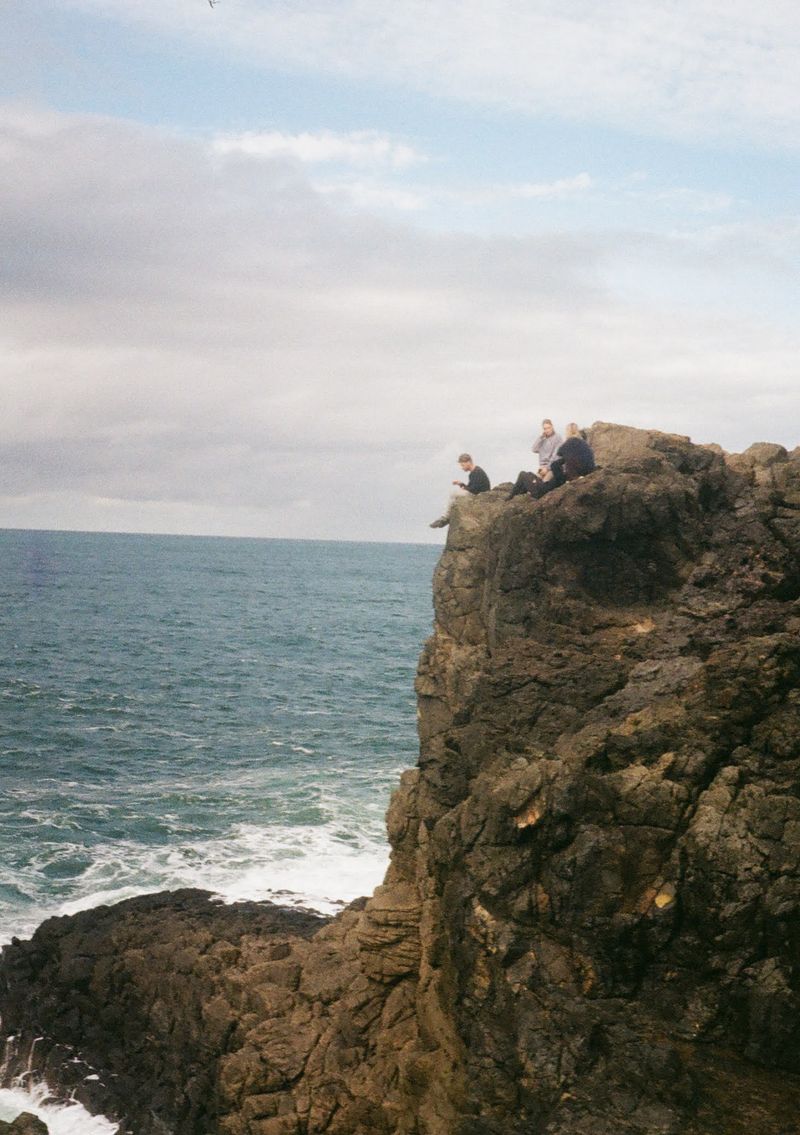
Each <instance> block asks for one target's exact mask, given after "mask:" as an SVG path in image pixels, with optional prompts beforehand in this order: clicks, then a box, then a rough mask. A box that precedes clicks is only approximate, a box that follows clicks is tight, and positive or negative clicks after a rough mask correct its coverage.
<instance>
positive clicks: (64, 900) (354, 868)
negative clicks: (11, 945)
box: [0, 816, 388, 944]
mask: <svg viewBox="0 0 800 1135" xmlns="http://www.w3.org/2000/svg"><path fill="white" fill-rule="evenodd" d="M347 821H348V817H346V816H342V817H332V819H331V821H330V822H329V823H327V824H324V825H319V826H316V825H308V826H304V825H297V824H273V825H270V826H269V827H265V828H262V827H258V826H256V825H253V824H238V825H235V826H234V827H233V828H232V829H231V832H230V834H229V835H227V836H225V837H219V838H216V839H208V840H199V841H193V842H184V843H174V844H171V845H166V846H164V845H161V846H156V847H153V846H148V845H143V844H140V843H135V842H126V841H120V842H116V843H113V844H106V845H99V846H96V847H94V848H92V849H91V855H92V861H91V863H89V864H88V865H87V866H86V867H85V868H84V870H83V871H82V872H81V874H80V875H79V877H77V878H75V879H70V880H67V882H66V884H65V887H64V889H63V890H62V894H61V898H60V900H59V899H57V898H56V897H55V896H53V895H50V896H47V897H45V896H44V895H42V896H40V897H39V896H35V895H34V894H32V893H31V890H32V888H31V886H30V884H31V883H33V881H34V880H33V879H26V880H23V879H18V880H16V882H17V885H18V886H24V884H26V883H27V884H28V885H27V886H24V891H25V893H27V894H28V896H29V898H32V899H34V901H33V903H31V904H30V905H28V906H26V907H25V908H24V910H20V911H19V913H18V914H17V917H16V919H14V920H13V922H11V921H10V922H9V923H6V924H5V925H3V927H2V931H0V944H4V943H6V942H9V941H10V940H11V938H12V936H17V937H21V938H24V937H29V936H30V935H31V934H32V933H33V931H34V930H35V928H36V927H37V926H38V925H39V923H40V922H42V921H43V920H44V919H45V918H48V917H50V916H52V915H65V914H77V913H78V912H79V911H83V910H89V909H91V908H93V907H96V906H101V905H104V904H111V903H116V902H121V901H122V900H123V899H128V898H133V897H134V896H136V895H141V894H147V893H151V892H154V891H162V890H176V889H178V888H180V887H199V888H201V889H202V890H207V891H211V892H212V893H214V894H216V895H218V896H219V897H220V898H221V899H223V900H224V901H225V902H242V901H245V900H261V899H269V900H271V901H273V902H279V903H281V904H283V905H286V906H298V907H303V908H305V909H310V910H317V911H320V912H321V913H323V914H333V913H336V911H338V910H341V908H342V907H343V906H344V905H346V904H347V903H348V902H352V900H353V899H355V898H358V897H359V896H360V895H365V894H367V895H368V894H371V892H372V891H373V890H374V889H375V887H376V886H377V885H378V884H379V883H380V882H381V880H382V878H383V875H384V873H385V871H386V866H387V863H388V848H387V846H386V843H385V837H384V834H383V825H382V821H381V823H374V824H373V825H371V826H369V827H368V829H367V830H363V828H362V830H361V831H357V832H355V833H354V832H353V831H352V825H351V824H350V823H348V822H347ZM69 850H74V851H75V852H78V851H80V852H81V853H82V854H83V855H84V856H85V855H86V854H87V849H86V848H83V847H81V848H79V847H78V846H76V847H75V848H74V849H72V848H71V845H70V848H61V849H60V854H62V855H63V854H65V853H66V852H67V851H69Z"/></svg>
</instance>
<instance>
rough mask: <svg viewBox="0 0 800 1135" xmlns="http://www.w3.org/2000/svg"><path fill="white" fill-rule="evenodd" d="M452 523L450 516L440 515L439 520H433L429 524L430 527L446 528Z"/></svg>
mask: <svg viewBox="0 0 800 1135" xmlns="http://www.w3.org/2000/svg"><path fill="white" fill-rule="evenodd" d="M449 523H450V517H449V516H440V517H439V519H438V520H432V521H431V523H430V524H429V525H428V527H429V528H446V527H447V525H448V524H449Z"/></svg>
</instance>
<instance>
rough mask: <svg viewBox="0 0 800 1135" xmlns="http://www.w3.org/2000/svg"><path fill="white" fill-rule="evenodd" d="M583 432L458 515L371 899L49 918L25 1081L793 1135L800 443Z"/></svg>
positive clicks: (236, 1104) (267, 1115)
mask: <svg viewBox="0 0 800 1135" xmlns="http://www.w3.org/2000/svg"><path fill="white" fill-rule="evenodd" d="M589 436H590V439H591V443H592V445H593V446H594V448H595V451H596V454H597V457H598V461H599V464H600V465H601V468H600V469H598V471H597V472H596V473H594V474H592V475H591V476H588V477H586V478H584V479H582V480H579V481H577V482H574V483H572V484H569V485H566V486H564V487H563V488H562V489H559V490H557V491H555V492H553V493H551V494H549V495H548V496H547V497H545V498H544V499H542V500H541V501H539V502H534V501H532V500H530V499H524V498H523V499H519V498H518V499H515V500H513V501H511V502H506V501H505V500H504V495H503V493H501V492H498V491H494V492H490V493H486V494H482V495H481V496H480V497H479V498H477V499H476V500H474V501H468V502H464V504H457V505H456V507H455V509H454V512H453V516H452V520H451V524H450V527H449V531H448V539H447V545H446V548H445V550H444V553H443V555H442V558H441V561H440V563H439V565H438V567H437V570H436V574H435V579H434V599H435V606H436V626H435V631H434V634H433V636H432V638H431V639H430V641H429V642H428V643H427V644H426V646H425V649H424V651H423V654H422V657H421V659H420V666H419V672H418V678H417V693H418V698H419V706H420V759H419V765H418V768H417V769H415V770H413V771H411V772H408V773H406V774H404V776H403V778H402V781H401V784H400V786H399V788H398V790H397V792H396V794H395V796H394V797H393V800H392V803H391V805H390V809H389V815H388V828H389V834H390V840H391V844H392V861H391V864H390V868H389V871H388V874H387V877H386V880H385V882H384V884H383V886H381V887H379V888H378V889H377V891H376V892H375V894H374V895H373V896H372V897H371V898H369V899H367V900H366V901H364V902H361V903H357V904H353V906H351V907H350V908H349V909H348V910H347V911H345V912H344V913H343V914H342V915H341V916H340V917H339V918H337V919H336V920H334V921H333V922H331V923H329V924H327V925H323V924H321V923H320V922H314V921H313V920H309V919H307V920H306V921H305V922H303V921H302V918H303V916H299V918H300V921H299V922H297V923H294V922H293V921H292V917H291V916H290V915H288V914H287V913H286V912H279V911H276V910H274V909H271V908H267V907H261V906H259V905H257V904H248V905H247V906H246V907H243V908H241V909H240V910H238V911H237V909H236V908H226V913H224V914H223V913H222V912H220V911H219V909H216V910H215V909H213V908H212V904H210V903H208V902H207V900H206V899H205V898H202V897H199V896H194V897H190V896H188V895H186V894H184V895H182V896H180V895H179V896H174V897H170V896H160V897H155V898H152V899H149V900H133V902H132V903H131V904H121V906H120V907H118V908H115V909H114V910H110V911H93V912H87V913H86V914H85V915H79V916H76V917H75V918H74V919H61V920H54V921H52V922H50V923H46V924H45V925H44V926H43V927H41V928H40V930H39V931H38V932H37V934H36V935H35V936H34V938H33V940H32V941H31V942H30V943H18V944H16V945H14V946H12V947H9V948H8V949H7V950H6V952H5V955H4V959H3V963H2V977H3V985H2V987H0V988H2V989H3V990H4V991H3V992H0V1010H1V1011H2V1013H3V1019H4V1023H5V1022H7V1023H8V1024H9V1025H10V1026H11V1027H12V1028H13V1029H19V1031H20V1034H21V1035H22V1038H23V1040H22V1043H21V1044H20V1047H19V1051H18V1057H17V1061H18V1063H19V1064H20V1065H22V1064H24V1063H25V1062H27V1061H28V1060H29V1059H30V1046H31V1042H32V1038H33V1036H34V1035H44V1036H45V1038H46V1040H45V1041H44V1042H41V1043H40V1044H39V1045H38V1046H37V1047H36V1049H35V1051H34V1062H35V1063H36V1064H37V1065H41V1068H42V1070H43V1071H45V1072H46V1074H47V1075H48V1079H49V1080H51V1081H54V1082H55V1081H58V1082H60V1083H61V1084H62V1085H63V1086H65V1087H69V1086H72V1085H73V1084H74V1082H75V1081H74V1079H73V1080H72V1081H70V1080H69V1077H68V1074H67V1070H68V1069H69V1068H70V1067H73V1068H74V1067H75V1066H74V1065H72V1064H71V1063H70V1061H71V1060H72V1058H73V1055H74V1053H75V1051H77V1052H78V1053H79V1055H80V1056H82V1057H83V1058H84V1059H87V1060H89V1061H90V1062H91V1064H92V1066H94V1067H97V1068H98V1070H100V1071H102V1083H104V1084H105V1085H106V1086H105V1088H104V1089H103V1091H104V1095H102V1096H101V1097H98V1099H99V1100H100V1102H102V1104H103V1106H106V1105H108V1104H109V1102H110V1103H112V1104H113V1107H114V1108H115V1110H116V1112H117V1113H118V1114H120V1115H122V1116H124V1119H125V1122H126V1123H127V1124H128V1125H129V1129H132V1130H135V1131H136V1135H151V1133H153V1135H155V1133H156V1132H161V1131H163V1130H164V1128H165V1127H166V1128H168V1129H169V1130H171V1131H174V1132H175V1133H176V1135H195V1133H198V1132H203V1133H204V1135H205V1133H207V1132H208V1133H213V1132H220V1133H225V1135H285V1133H292V1135H294V1132H297V1133H298V1135H299V1133H301V1132H302V1135H322V1133H325V1135H373V1133H374V1135H495V1133H496V1135H531V1133H533V1132H536V1133H537V1135H612V1133H613V1135H618V1133H619V1132H621V1131H624V1132H627V1133H629V1135H657V1133H658V1135H678V1133H680V1135H738V1133H739V1132H741V1133H742V1135H744V1132H749V1131H758V1132H759V1135H789V1133H792V1132H795V1133H797V1132H798V1131H800V1127H798V1121H797V1119H796V1117H797V1116H798V1115H800V992H799V991H800V930H799V929H798V928H799V927H800V803H798V802H799V801H800V694H799V693H798V690H800V635H799V634H798V632H800V461H798V457H797V451H794V452H793V453H792V454H787V453H786V451H785V450H784V449H782V447H780V446H768V445H765V444H759V445H757V446H753V447H751V448H750V450H748V451H746V453H745V454H742V455H734V456H732V457H731V456H727V455H725V454H723V453H722V451H721V450H719V448H718V447H713V446H694V445H692V444H691V442H690V441H689V440H688V439H687V438H684V437H680V436H677V435H666V434H660V433H658V432H656V431H651V430H633V429H628V428H622V427H617V426H612V425H608V424H605V423H598V424H596V425H595V426H593V427H592V429H591V430H590V431H589ZM37 1030H38V1031H37ZM10 1071H11V1072H13V1068H12V1069H10ZM78 1071H79V1076H80V1077H83V1079H82V1080H81V1083H84V1085H85V1076H86V1072H87V1067H86V1066H85V1065H83V1066H79V1068H78Z"/></svg>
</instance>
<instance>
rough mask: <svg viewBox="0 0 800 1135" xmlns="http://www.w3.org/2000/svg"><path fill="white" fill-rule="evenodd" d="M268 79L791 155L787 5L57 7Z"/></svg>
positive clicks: (791, 28) (798, 42) (636, 0)
mask: <svg viewBox="0 0 800 1135" xmlns="http://www.w3.org/2000/svg"><path fill="white" fill-rule="evenodd" d="M61 2H62V3H63V4H65V5H67V6H69V7H73V8H75V7H77V8H81V9H83V10H86V11H91V12H94V13H97V14H101V15H104V16H116V17H117V18H119V19H121V20H125V21H129V22H134V23H138V24H141V25H145V26H149V27H151V28H156V29H158V30H159V31H161V32H162V33H167V34H171V35H174V36H177V37H179V38H180V39H182V40H183V41H184V42H191V41H195V42H201V43H204V42H205V43H213V44H214V47H215V50H217V51H219V50H224V49H225V48H226V47H227V49H228V50H229V51H231V52H235V53H237V54H238V55H240V56H244V57H247V58H248V59H250V60H254V61H256V62H260V63H262V64H264V65H266V66H268V67H272V68H274V67H277V68H280V69H284V70H292V69H294V70H308V71H312V72H314V73H320V72H321V71H324V72H327V73H329V74H336V75H340V76H346V77H348V78H356V79H369V80H370V81H373V82H375V81H380V82H384V83H389V84H396V85H400V86H403V87H410V88H414V89H416V90H418V91H425V92H428V93H430V94H434V95H440V96H446V97H448V98H455V99H460V100H463V101H465V102H468V103H471V104H489V105H494V106H500V107H504V108H507V109H513V110H515V111H521V112H523V113H526V114H531V115H553V114H555V115H557V116H561V117H567V118H571V119H575V120H578V121H588V122H604V123H606V124H611V125H616V126H621V127H625V128H632V129H634V130H637V131H639V132H644V133H646V134H648V135H652V134H654V133H655V134H659V135H662V136H669V137H684V138H702V139H709V138H716V139H719V138H722V139H727V140H728V141H729V142H733V143H737V142H740V141H741V140H742V139H743V138H746V139H748V140H749V141H750V142H756V143H758V144H760V145H763V146H765V147H770V148H784V147H796V146H798V145H800V85H798V83H797V81H796V73H797V59H798V58H799V57H800V9H798V7H797V5H796V4H795V3H794V0H765V2H764V3H761V4H759V5H753V4H752V3H750V0H724V2H723V0H672V2H671V3H669V4H666V3H642V2H641V0H605V2H604V3H603V4H599V5H598V4H591V3H589V2H588V0H493V2H492V3H491V4H486V3H485V2H484V0H406V2H405V3H404V4H395V3H389V0H371V2H370V3H369V4H366V3H364V2H363V0H327V2H326V3H325V4H320V3H318V2H317V0H295V2H294V3H292V4H285V3H283V2H281V0H237V3H235V4H234V3H228V4H222V3H220V4H219V5H217V6H216V7H215V9H214V10H213V11H212V10H210V9H208V10H206V11H205V12H203V10H202V8H201V7H200V5H199V4H198V3H197V0H172V2H171V3H170V4H164V3H163V0H137V2H136V3H130V0H61Z"/></svg>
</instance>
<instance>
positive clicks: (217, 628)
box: [0, 531, 438, 941]
mask: <svg viewBox="0 0 800 1135" xmlns="http://www.w3.org/2000/svg"><path fill="white" fill-rule="evenodd" d="M437 554H438V550H437V549H436V548H434V547H431V546H425V545H387V544H346V543H323V542H304V541H281V540H233V539H212V538H196V537H175V536H171V537H170V536H135V535H108V534H84V533H69V532H28V531H24V532H21V531H0V642H2V652H1V653H0V777H1V779H0V941H8V940H9V938H10V937H11V936H12V935H19V936H27V935H29V934H30V933H31V932H32V931H33V929H34V928H35V927H36V925H37V924H38V923H39V922H40V921H41V920H42V919H43V918H45V917H47V916H48V915H50V914H56V913H68V912H71V911H74V910H77V909H81V908H83V907H86V906H92V905H95V904H97V903H99V902H110V901H115V900H117V899H120V898H124V897H127V896H129V895H132V894H136V893H141V892H145V891H151V890H160V889H164V888H174V887H179V886H202V887H206V888H208V889H210V890H212V891H214V892H216V893H218V894H221V895H223V896H225V897H226V898H274V897H278V898H279V899H280V900H281V901H286V900H288V901H292V902H299V903H305V904H308V905H313V906H315V907H317V908H318V909H322V910H331V909H335V908H336V905H337V903H339V902H341V901H349V900H350V899H352V898H354V897H355V896H356V895H359V894H363V893H366V892H369V891H370V890H371V889H372V888H373V887H374V886H375V885H376V884H377V883H378V882H380V879H381V876H382V873H383V870H384V868H385V865H386V858H387V848H386V842H385V830H384V813H385V809H386V805H387V803H388V799H389V794H390V791H391V789H392V787H393V785H394V784H395V783H396V780H397V777H398V775H399V773H400V771H401V770H402V769H403V768H405V767H408V766H409V765H411V764H414V762H415V760H416V730H415V702H414V694H413V676H414V670H415V667H416V661H417V656H418V654H419V650H420V648H421V646H422V643H423V641H424V639H425V637H426V636H427V635H428V633H429V631H430V627H431V619H432V616H431V606H430V581H431V573H432V570H433V566H434V562H435V559H436V556H437Z"/></svg>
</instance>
